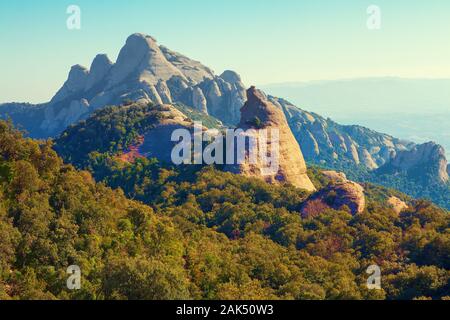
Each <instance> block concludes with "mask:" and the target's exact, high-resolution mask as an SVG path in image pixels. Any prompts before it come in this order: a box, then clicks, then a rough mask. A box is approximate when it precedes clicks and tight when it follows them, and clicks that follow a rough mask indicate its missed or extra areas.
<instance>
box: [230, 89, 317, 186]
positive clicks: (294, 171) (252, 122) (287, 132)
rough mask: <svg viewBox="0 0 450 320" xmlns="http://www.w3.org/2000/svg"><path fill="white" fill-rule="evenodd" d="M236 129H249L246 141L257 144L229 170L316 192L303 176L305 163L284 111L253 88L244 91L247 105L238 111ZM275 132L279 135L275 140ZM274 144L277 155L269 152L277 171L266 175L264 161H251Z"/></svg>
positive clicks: (308, 180)
mask: <svg viewBox="0 0 450 320" xmlns="http://www.w3.org/2000/svg"><path fill="white" fill-rule="evenodd" d="M257 119H258V120H257ZM238 127H239V128H241V129H243V130H248V129H252V130H251V131H247V132H248V133H247V134H248V137H249V138H253V139H255V141H257V142H258V143H256V144H250V145H249V146H248V149H246V150H245V161H244V162H243V163H241V164H237V165H234V166H231V168H230V171H232V172H235V173H237V174H242V175H245V176H250V177H255V178H259V179H263V180H265V181H266V182H269V183H274V184H278V183H290V184H292V185H294V186H296V187H298V188H301V189H305V190H308V191H314V190H315V187H314V185H313V184H312V182H311V180H310V179H309V177H308V175H307V174H306V163H305V160H304V159H303V155H302V152H301V150H300V147H299V145H298V143H297V141H296V140H295V138H294V135H293V134H292V131H291V129H290V128H289V125H288V123H287V120H286V118H285V116H284V114H283V111H282V110H280V109H278V108H277V107H276V106H275V105H273V104H272V103H271V102H269V101H268V100H267V97H266V95H265V94H264V93H263V92H262V91H259V90H258V89H256V88H255V87H251V88H250V89H248V90H247V102H246V103H245V104H244V106H243V107H242V109H241V121H240V124H239V126H238ZM263 129H265V130H267V131H266V138H265V139H263V140H262V139H261V133H262V132H261V130H263ZM276 131H278V139H277V138H275V137H274V132H276ZM250 132H251V133H250ZM263 134H264V133H263ZM261 143H263V144H266V146H261ZM274 144H277V145H278V150H277V151H276V153H277V154H276V155H274V154H273V153H272V151H270V153H271V154H270V155H271V156H272V157H273V156H275V157H276V158H277V160H276V161H277V170H276V171H275V172H274V171H270V173H267V172H265V170H264V169H265V167H264V166H265V165H267V164H266V163H263V161H258V163H252V162H251V161H250V158H251V155H255V154H258V155H259V152H260V150H261V148H267V149H268V150H269V148H271V146H273V145H274ZM266 152H267V150H266ZM259 160H261V158H259Z"/></svg>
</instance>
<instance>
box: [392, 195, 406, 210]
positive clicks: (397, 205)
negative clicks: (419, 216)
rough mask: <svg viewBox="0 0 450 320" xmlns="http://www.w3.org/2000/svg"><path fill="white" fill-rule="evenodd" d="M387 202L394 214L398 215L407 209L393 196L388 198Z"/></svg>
mask: <svg viewBox="0 0 450 320" xmlns="http://www.w3.org/2000/svg"><path fill="white" fill-rule="evenodd" d="M387 202H388V204H389V205H390V206H391V207H392V209H394V211H395V212H396V213H400V212H402V211H403V210H405V209H407V208H408V205H407V204H406V202H404V201H402V200H400V199H399V198H397V197H394V196H392V197H390V198H389V199H388V201H387Z"/></svg>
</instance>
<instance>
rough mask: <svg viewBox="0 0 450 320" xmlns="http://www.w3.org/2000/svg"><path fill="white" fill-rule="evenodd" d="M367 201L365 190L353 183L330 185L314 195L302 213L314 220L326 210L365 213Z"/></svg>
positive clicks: (304, 205) (303, 215) (306, 203)
mask: <svg viewBox="0 0 450 320" xmlns="http://www.w3.org/2000/svg"><path fill="white" fill-rule="evenodd" d="M365 205H366V199H365V196H364V188H363V187H362V186H361V185H359V184H357V183H356V182H353V181H348V180H346V181H343V182H336V183H333V184H330V185H329V186H328V187H326V188H324V189H322V190H320V191H318V192H317V193H315V194H313V195H312V196H311V197H310V198H309V199H308V200H307V201H306V202H305V203H303V205H302V207H301V209H300V211H301V214H302V217H303V218H314V217H315V216H317V215H319V214H321V213H322V212H323V211H324V210H326V209H334V210H343V209H347V208H348V209H349V210H350V213H351V214H352V215H356V214H360V213H362V212H363V211H364V208H365Z"/></svg>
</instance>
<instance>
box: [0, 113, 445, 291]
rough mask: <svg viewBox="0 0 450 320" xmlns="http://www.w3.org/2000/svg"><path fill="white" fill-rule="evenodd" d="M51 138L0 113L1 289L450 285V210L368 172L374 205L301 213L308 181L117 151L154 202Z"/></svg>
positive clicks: (128, 178) (125, 171) (118, 173)
mask: <svg viewBox="0 0 450 320" xmlns="http://www.w3.org/2000/svg"><path fill="white" fill-rule="evenodd" d="M50 146H51V145H50V144H42V143H41V144H38V143H37V142H34V141H31V140H29V139H23V138H22V137H21V136H20V134H19V133H18V132H16V131H15V130H13V129H11V127H10V126H8V125H7V124H5V123H3V122H0V168H1V170H0V175H1V178H2V179H1V180H0V181H1V184H0V200H1V201H0V205H1V206H0V229H1V230H2V232H1V236H0V244H1V246H0V253H1V254H0V267H1V268H2V270H8V272H2V273H1V274H0V296H1V297H2V298H6V299H8V298H22V299H36V298H39V299H54V298H57V299H237V298H240V299H274V298H281V299H384V298H386V299H413V298H418V297H431V298H435V299H440V298H442V297H445V296H448V295H449V294H450V289H449V288H448V281H449V276H450V275H449V273H448V268H449V267H450V265H449V259H448V241H447V240H446V239H447V238H448V236H447V234H446V228H447V227H448V224H449V221H448V219H449V215H448V213H447V212H445V211H442V210H440V209H438V208H436V207H434V206H432V205H430V204H428V203H424V202H417V203H410V206H408V208H407V209H405V210H404V211H403V212H402V213H401V214H399V213H397V212H396V211H394V210H393V209H392V208H390V207H389V206H388V205H387V202H386V201H384V200H383V199H385V198H388V197H390V196H391V195H392V193H390V192H389V191H387V190H383V189H380V188H377V187H374V186H366V187H365V190H366V191H365V193H366V196H367V200H368V206H367V208H366V209H365V210H364V212H362V213H361V214H358V215H355V216H352V215H350V214H348V213H347V212H346V211H345V209H343V210H341V211H336V210H332V209H328V210H326V211H323V212H321V213H320V214H319V215H316V216H315V217H314V218H313V219H311V218H308V219H302V218H301V214H300V208H301V205H302V204H303V203H304V201H305V200H306V196H307V195H306V194H302V193H301V192H299V191H298V189H295V188H293V187H287V186H273V185H269V184H266V183H264V182H262V181H259V180H256V179H248V178H245V177H242V176H236V175H232V174H230V173H223V172H219V171H217V170H214V169H212V168H205V169H202V170H200V171H198V172H196V173H195V174H194V175H189V176H187V175H185V174H182V172H175V171H173V170H168V169H167V168H161V167H158V166H156V167H155V166H153V165H151V164H150V163H148V162H146V161H145V160H142V161H141V160H138V161H137V162H136V163H125V165H123V166H118V167H115V165H114V164H113V162H110V165H111V166H112V167H111V170H112V171H111V172H110V173H111V174H110V175H108V176H107V177H105V179H104V181H105V182H106V183H108V184H110V183H113V182H116V183H118V184H120V185H121V186H123V187H124V190H125V192H126V193H127V194H128V193H129V194H131V193H134V195H135V196H138V197H139V198H141V199H143V200H145V202H147V203H149V204H150V205H151V207H147V206H144V205H142V204H141V203H138V202H135V201H131V200H127V199H126V198H124V196H123V193H122V192H120V191H112V190H111V189H108V188H106V187H105V186H104V185H102V184H96V183H94V182H93V180H92V179H91V177H90V176H89V174H87V173H85V172H77V171H75V170H74V169H73V168H72V167H70V166H66V165H63V164H62V161H61V160H60V159H59V158H58V157H57V156H56V155H55V153H54V152H53V151H51V148H50ZM111 160H113V159H111ZM151 168H152V169H151ZM146 170H150V171H146ZM310 174H311V175H312V178H313V180H314V181H323V182H324V183H327V182H326V181H327V180H326V179H325V178H324V177H323V176H321V175H320V174H319V173H317V172H310ZM316 186H317V188H318V189H322V188H323V187H324V185H321V184H317V185H316ZM131 191H132V192H131ZM396 195H398V194H396ZM44 200H45V201H44ZM374 263H377V264H378V265H379V266H380V267H381V268H382V270H383V279H384V281H383V287H382V290H376V291H373V290H372V291H370V290H367V288H366V286H365V283H366V281H367V274H366V269H367V267H368V266H370V265H372V264H374ZM72 264H77V265H79V266H80V267H81V270H82V272H83V285H82V289H81V290H78V291H69V290H66V289H65V283H66V280H67V274H66V268H67V266H68V265H72Z"/></svg>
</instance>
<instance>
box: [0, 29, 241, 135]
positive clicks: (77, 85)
mask: <svg viewBox="0 0 450 320" xmlns="http://www.w3.org/2000/svg"><path fill="white" fill-rule="evenodd" d="M128 100H132V101H142V102H150V101H152V102H154V103H158V104H161V103H172V102H182V103H184V104H187V105H189V106H192V107H194V108H195V109H197V110H201V111H202V112H204V113H208V114H211V115H212V116H215V117H217V118H219V119H221V120H222V121H224V122H225V123H237V122H239V118H240V113H239V110H240V108H241V107H242V105H243V104H244V102H245V87H244V85H243V84H242V82H241V79H240V77H239V76H238V75H237V74H236V73H235V72H232V71H225V72H224V73H223V74H222V75H220V76H216V75H214V73H213V72H212V70H210V69H209V68H207V67H205V66H203V65H202V64H200V63H199V62H197V61H194V60H191V59H189V58H187V57H185V56H183V55H181V54H178V53H176V52H174V51H171V50H169V49H167V48H165V47H163V46H159V45H158V44H157V42H156V40H155V39H154V38H152V37H150V36H146V35H143V34H133V35H131V36H130V37H129V38H128V39H127V41H126V44H125V46H124V47H123V48H122V49H121V51H120V54H119V57H118V59H117V61H116V63H112V62H111V61H110V60H109V59H108V57H106V56H105V55H98V56H97V57H95V59H94V61H93V62H92V65H91V67H90V69H89V70H88V69H87V68H85V67H83V66H80V65H76V66H73V67H72V68H71V70H70V72H69V76H68V79H67V81H66V82H65V83H64V85H63V86H62V88H61V89H60V90H59V91H58V92H57V93H56V94H55V96H54V97H53V98H52V99H51V101H50V102H48V103H45V104H40V105H29V104H3V105H0V118H7V117H10V118H11V119H12V120H13V121H14V123H16V124H18V125H21V126H23V127H24V128H25V129H26V130H27V131H28V132H29V133H30V136H32V137H36V138H46V137H54V136H56V135H58V134H59V133H61V132H62V131H63V130H64V129H65V128H67V127H68V126H69V125H71V124H73V123H75V122H77V121H79V120H81V119H86V118H87V117H88V116H89V115H90V114H91V113H92V112H94V111H95V110H97V109H100V108H103V107H105V106H107V105H120V104H122V103H123V102H125V101H128Z"/></svg>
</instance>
